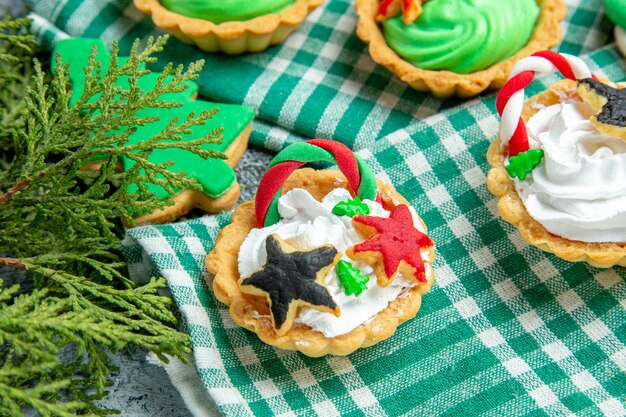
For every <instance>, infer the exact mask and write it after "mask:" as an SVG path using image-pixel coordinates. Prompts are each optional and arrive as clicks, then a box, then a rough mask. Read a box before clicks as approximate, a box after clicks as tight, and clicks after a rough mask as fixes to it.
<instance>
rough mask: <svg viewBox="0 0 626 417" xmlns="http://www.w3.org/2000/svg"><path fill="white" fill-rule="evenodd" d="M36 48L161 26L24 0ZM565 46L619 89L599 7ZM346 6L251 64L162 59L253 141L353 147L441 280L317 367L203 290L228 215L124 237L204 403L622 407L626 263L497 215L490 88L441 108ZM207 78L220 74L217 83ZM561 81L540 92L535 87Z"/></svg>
mask: <svg viewBox="0 0 626 417" xmlns="http://www.w3.org/2000/svg"><path fill="white" fill-rule="evenodd" d="M31 3H32V4H33V8H34V12H35V13H37V16H36V18H35V19H36V20H35V25H36V27H37V28H38V29H39V35H40V40H41V42H42V43H44V44H48V45H50V44H52V43H53V42H54V41H55V40H58V39H60V38H62V37H64V36H67V34H68V33H69V34H71V35H75V36H96V37H101V38H102V39H104V40H105V41H108V42H110V41H112V40H113V39H120V40H121V44H122V46H123V47H124V48H127V47H128V45H129V44H130V43H131V42H132V40H133V39H134V38H135V37H137V36H140V37H143V36H146V35H148V34H154V33H156V32H155V31H154V30H153V27H152V25H151V23H150V21H149V19H148V18H146V17H143V16H141V15H140V14H138V13H137V11H136V10H134V8H133V7H132V6H129V2H128V1H127V0H116V1H114V0H106V1H95V0H92V1H78V0H40V1H35V0H31ZM568 4H569V13H568V17H567V20H566V22H565V25H564V28H565V29H566V36H565V40H564V42H563V43H562V45H561V50H562V51H565V52H569V53H573V54H577V55H581V56H582V57H583V58H584V59H585V60H586V62H587V63H588V64H589V65H590V66H591V67H592V69H593V70H594V71H595V72H596V73H597V74H599V75H604V76H607V77H608V78H610V79H613V80H615V81H618V80H623V79H625V78H626V70H625V68H626V66H625V65H626V63H625V61H624V60H623V59H621V57H620V56H619V55H618V54H617V53H616V52H615V49H614V47H613V46H612V45H608V46H606V47H604V46H603V45H604V44H605V43H606V42H607V40H608V36H607V33H609V29H610V23H609V22H608V21H607V20H606V19H605V18H604V17H603V14H602V10H601V7H600V1H580V2H578V1H568ZM355 22H356V21H355V15H354V12H353V10H352V6H351V3H350V2H348V1H346V0H329V2H327V4H326V5H325V6H324V7H323V8H321V9H320V10H318V11H316V12H315V13H314V14H312V15H311V16H310V18H309V19H308V20H307V22H306V23H305V24H304V25H303V27H302V28H301V29H300V30H299V31H298V32H297V33H295V34H294V35H293V36H292V37H291V38H289V40H288V41H287V42H286V43H285V44H284V45H282V46H279V47H276V48H272V49H270V50H269V51H266V52H263V53H260V54H256V55H246V56H242V57H234V58H233V57H224V56H219V55H208V54H204V53H202V52H200V51H198V50H195V49H194V48H192V47H187V46H184V45H182V44H179V43H178V41H176V40H172V41H171V42H172V43H171V44H170V47H169V48H168V49H167V51H166V52H165V53H164V59H165V60H174V61H176V62H187V60H193V59H196V58H204V59H206V60H207V65H206V67H205V69H204V75H205V76H203V77H202V79H201V92H202V94H204V95H205V96H207V97H209V98H210V99H213V100H218V101H225V102H234V103H246V104H249V105H251V106H253V107H254V108H255V109H257V110H258V114H259V118H258V120H257V122H255V126H254V132H253V136H252V141H253V143H255V144H256V145H259V146H262V147H264V148H266V149H270V150H274V151H275V150H279V149H281V148H282V147H284V145H285V144H286V143H290V142H293V141H299V140H302V139H303V138H308V137H318V136H321V137H330V138H335V139H338V140H341V141H342V142H344V143H346V144H348V145H350V146H352V147H353V149H355V150H358V153H359V154H360V156H362V157H363V158H365V159H366V160H367V161H368V163H369V164H370V165H371V166H372V168H373V169H374V170H375V171H376V173H377V175H378V176H379V177H380V178H382V179H385V180H388V181H390V182H391V183H393V184H394V185H395V187H396V188H397V189H398V191H400V193H402V194H403V195H404V196H405V197H406V198H407V199H408V200H409V202H410V203H411V204H412V205H413V206H414V207H416V209H417V211H418V212H419V213H420V215H421V216H422V217H423V219H424V221H425V222H426V224H427V225H428V226H429V229H430V235H431V237H432V238H433V240H435V241H436V243H437V250H438V254H437V259H436V264H435V271H436V285H435V287H434V288H433V289H432V291H431V292H429V293H428V294H426V295H425V297H424V300H423V305H422V308H421V310H420V312H419V313H418V315H417V317H416V318H415V319H413V320H411V321H409V322H407V323H405V324H404V325H402V326H401V327H400V328H399V329H398V331H397V332H396V334H395V335H394V336H393V337H392V338H390V339H389V340H386V341H384V342H381V343H379V344H377V345H375V346H374V347H371V348H368V349H363V350H360V351H357V352H356V353H354V354H352V355H350V356H348V357H325V358H319V359H311V358H308V357H305V356H303V355H301V354H299V353H296V352H286V351H281V350H277V349H274V348H272V347H269V346H267V345H265V344H263V343H262V342H260V341H259V340H258V338H257V337H256V335H255V334H253V333H251V332H248V331H246V330H243V329H241V328H239V327H238V326H236V325H235V324H234V323H233V321H232V320H231V318H230V316H229V314H228V309H227V308H226V307H225V306H224V305H222V304H220V303H219V302H217V301H216V300H215V299H214V297H213V295H212V292H211V290H210V288H209V286H207V283H206V282H205V275H206V270H205V267H204V257H205V255H206V253H207V251H208V250H210V249H211V248H212V246H213V244H214V241H215V238H216V236H217V233H218V232H219V230H220V228H221V227H223V226H224V225H225V224H227V223H228V219H229V215H228V214H222V215H219V216H210V217H208V216H207V217H202V218H200V219H195V220H191V221H187V222H181V223H175V224H170V225H161V226H146V227H141V228H136V229H132V230H129V231H128V237H127V239H126V241H125V246H124V250H125V254H126V256H127V259H128V261H129V263H130V271H131V273H132V274H133V275H134V276H137V277H146V276H149V275H150V274H154V275H162V276H164V277H165V278H166V279H167V282H168V287H169V289H170V291H171V293H172V296H173V297H174V299H175V301H176V304H177V306H178V308H179V312H180V316H181V318H182V322H183V324H184V326H185V329H186V330H187V331H188V332H189V334H190V335H191V338H192V342H193V346H194V358H195V364H196V366H197V368H198V371H199V374H200V378H201V380H202V382H203V384H204V386H205V387H206V389H207V392H208V393H209V395H210V396H211V397H212V398H213V399H214V400H215V401H216V403H217V404H218V406H219V408H220V410H221V411H222V412H224V413H225V414H227V415H242V416H244V415H285V416H287V415H315V414H319V415H324V416H327V415H329V416H330V415H349V416H352V415H354V416H357V415H368V416H378V415H381V416H382V415H390V416H399V415H407V416H413V415H458V416H474V415H488V416H502V415H526V414H528V415H551V416H564V415H606V416H619V415H624V414H625V409H624V406H625V403H626V283H625V275H626V272H625V270H624V268H613V269H607V270H599V269H594V268H592V267H589V266H587V265H586V264H580V263H576V264H574V263H568V262H565V261H562V260H560V259H557V258H555V257H554V256H552V255H550V254H546V253H544V252H542V251H540V250H538V249H536V248H535V247H532V246H529V245H528V244H526V243H525V242H524V241H523V240H522V239H521V237H520V235H519V233H518V232H517V230H516V229H514V228H513V227H511V226H509V225H508V224H505V223H504V222H503V221H502V220H500V219H499V216H498V213H497V207H496V199H495V198H494V197H493V196H492V195H491V194H490V193H489V191H488V190H487V187H486V173H487V171H488V169H489V167H488V165H487V163H486V160H485V154H486V151H487V147H488V145H489V143H490V142H491V141H492V140H493V139H494V137H495V135H496V132H497V129H498V117H497V116H496V112H495V97H494V95H493V94H492V95H488V96H484V97H481V98H478V99H475V100H472V101H468V102H462V101H458V100H449V101H445V102H442V101H438V100H436V99H434V98H432V97H430V96H427V95H423V94H419V93H416V92H414V91H412V90H410V89H408V88H407V87H406V86H404V85H403V84H401V83H400V82H399V81H398V80H397V79H395V78H393V77H392V76H390V74H389V73H388V72H387V71H386V70H385V69H384V68H380V67H377V66H376V65H374V64H373V62H372V61H371V60H370V59H369V57H368V55H367V53H366V50H365V46H364V45H363V44H362V43H361V42H360V41H359V40H358V39H357V38H356V36H355V35H354V28H355ZM209 74H211V76H208V75H209ZM556 79H557V77H556V76H551V77H546V78H543V79H540V80H538V81H535V82H534V83H533V84H532V85H531V87H530V88H529V89H528V92H529V94H534V93H536V92H538V91H540V90H542V89H544V88H545V87H546V86H548V85H550V84H551V83H552V82H553V81H555V80H556Z"/></svg>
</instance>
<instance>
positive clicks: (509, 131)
mask: <svg viewBox="0 0 626 417" xmlns="http://www.w3.org/2000/svg"><path fill="white" fill-rule="evenodd" d="M555 71H557V72H559V73H560V74H561V75H563V77H565V78H567V79H570V80H574V81H576V80H580V79H584V78H589V77H593V78H595V75H593V74H592V73H591V70H590V69H589V67H587V65H586V64H585V63H584V62H583V61H582V60H581V59H580V58H577V57H575V56H573V55H569V54H558V53H556V52H552V51H540V52H536V53H534V54H533V55H531V56H529V57H527V58H524V59H522V60H520V61H519V62H518V63H517V64H516V65H515V67H513V70H512V71H511V74H510V75H509V79H508V81H507V82H506V84H504V86H503V87H502V89H501V90H500V93H498V97H497V99H496V109H497V110H498V114H500V116H501V118H502V122H501V123H500V140H501V142H502V146H503V148H504V147H505V146H508V154H509V164H508V165H507V166H506V170H507V172H508V173H509V176H510V177H511V178H514V177H518V178H519V179H521V180H523V179H525V178H526V175H528V173H530V172H531V171H532V170H533V169H534V168H535V167H536V166H537V165H539V163H540V162H541V160H542V159H543V150H541V149H531V148H530V144H529V142H528V132H527V131H526V124H525V123H524V120H523V119H522V117H521V115H522V109H523V107H524V89H525V88H526V87H527V86H528V85H529V84H530V83H531V82H532V80H533V79H534V78H535V75H536V74H537V73H540V74H545V73H552V72H555Z"/></svg>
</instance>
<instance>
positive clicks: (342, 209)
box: [332, 197, 370, 217]
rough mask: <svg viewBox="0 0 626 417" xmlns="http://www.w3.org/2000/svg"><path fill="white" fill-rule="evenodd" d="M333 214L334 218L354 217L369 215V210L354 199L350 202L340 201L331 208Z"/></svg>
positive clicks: (359, 200)
mask: <svg viewBox="0 0 626 417" xmlns="http://www.w3.org/2000/svg"><path fill="white" fill-rule="evenodd" d="M332 211H333V214H334V215H335V216H349V217H354V216H356V215H359V214H361V215H367V214H370V208H369V207H368V206H367V205H366V204H365V203H364V202H362V201H361V199H360V198H359V197H354V198H353V199H352V200H348V201H340V202H338V203H337V204H335V207H333V210H332Z"/></svg>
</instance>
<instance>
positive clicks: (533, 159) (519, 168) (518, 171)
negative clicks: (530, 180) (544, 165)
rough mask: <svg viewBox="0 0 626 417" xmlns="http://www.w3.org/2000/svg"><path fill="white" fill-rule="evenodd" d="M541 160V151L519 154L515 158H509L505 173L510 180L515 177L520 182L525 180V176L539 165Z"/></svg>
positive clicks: (528, 151) (533, 150)
mask: <svg viewBox="0 0 626 417" xmlns="http://www.w3.org/2000/svg"><path fill="white" fill-rule="evenodd" d="M542 159H543V150H541V149H529V150H527V151H526V152H520V153H518V154H517V155H516V156H512V157H511V158H509V164H508V165H507V166H506V171H507V172H508V173H509V176H510V177H511V178H515V177H517V178H519V179H520V180H525V179H526V176H527V175H528V174H529V173H531V172H532V170H533V169H535V167H536V166H537V165H539V163H540V162H541V160H542Z"/></svg>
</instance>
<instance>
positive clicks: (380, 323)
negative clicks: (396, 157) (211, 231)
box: [206, 168, 435, 357]
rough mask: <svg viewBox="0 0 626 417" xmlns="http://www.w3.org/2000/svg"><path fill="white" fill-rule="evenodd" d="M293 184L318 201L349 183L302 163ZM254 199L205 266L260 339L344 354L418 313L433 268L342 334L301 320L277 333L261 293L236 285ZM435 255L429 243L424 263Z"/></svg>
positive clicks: (390, 194)
mask: <svg viewBox="0 0 626 417" xmlns="http://www.w3.org/2000/svg"><path fill="white" fill-rule="evenodd" d="M378 185H379V191H380V194H381V196H382V197H383V200H387V201H393V202H394V203H395V204H407V205H408V202H407V201H406V200H405V199H404V197H402V196H401V195H400V194H399V193H398V192H397V191H396V190H395V189H394V188H393V187H392V186H391V185H389V184H383V183H380V182H379V184H378ZM294 188H303V189H305V190H307V191H308V192H309V193H311V195H312V196H313V197H314V198H316V199H317V200H321V199H322V197H324V196H325V195H326V194H328V193H329V192H330V191H332V190H333V189H336V188H345V189H349V186H348V182H347V180H346V178H345V176H344V175H343V174H342V173H341V172H340V171H336V170H321V171H316V170H313V169H310V168H304V169H299V170H297V171H295V172H294V173H293V174H292V175H291V176H290V177H289V178H288V179H287V181H286V182H285V184H284V189H283V190H284V191H285V192H287V191H289V190H291V189H294ZM254 204H255V203H254V201H250V202H247V203H244V204H242V205H241V206H239V207H238V208H237V209H236V210H235V212H234V213H233V217H232V223H231V224H230V225H229V226H227V227H225V228H224V229H223V230H222V231H221V232H220V234H219V236H218V238H217V243H216V245H215V249H214V250H213V251H212V252H211V253H210V254H209V255H208V256H207V258H206V266H207V269H208V270H209V272H211V273H212V274H213V275H214V279H213V283H212V284H213V291H214V293H215V296H216V297H217V299H218V300H220V301H221V302H223V303H225V304H227V305H229V306H230V314H231V316H232V318H233V319H234V320H235V322H236V323H237V324H238V325H240V326H242V327H244V328H246V329H248V330H251V331H253V332H255V333H257V335H258V336H259V338H260V339H261V340H263V341H264V342H265V343H267V344H269V345H272V346H275V347H278V348H281V349H286V350H298V351H300V352H302V353H304V354H305V355H308V356H312V357H319V356H324V355H327V354H331V355H347V354H349V353H351V352H353V351H355V350H356V349H359V348H364V347H368V346H372V345H374V344H376V343H378V342H380V341H382V340H384V339H387V338H389V337H390V336H391V335H392V334H393V333H394V332H395V331H396V329H397V327H398V326H399V325H400V324H401V323H404V322H405V321H407V320H409V319H411V318H413V317H414V316H415V315H416V314H417V311H418V310H419V308H420V304H421V299H422V295H423V294H424V293H426V292H428V291H429V290H430V288H431V287H432V285H433V282H434V272H433V268H432V267H431V268H428V269H427V271H428V272H427V276H426V277H425V282H422V283H420V284H419V285H417V286H414V287H411V288H410V289H408V290H407V291H406V292H405V293H404V294H402V295H401V296H399V297H398V298H396V299H395V300H393V301H391V302H390V303H389V305H388V306H387V307H386V308H385V309H384V310H382V311H380V312H379V313H377V314H376V315H375V316H373V317H372V318H371V319H369V320H367V321H366V322H365V323H363V324H361V325H359V326H358V327H356V328H354V329H353V330H351V331H350V332H348V333H346V334H343V335H340V336H336V337H332V338H328V337H326V336H324V335H323V334H322V333H321V332H319V331H315V330H313V329H312V328H310V327H309V326H306V325H302V324H301V325H298V326H295V327H292V328H291V329H289V330H288V331H287V332H286V333H284V334H283V335H278V333H277V331H276V329H274V327H273V326H272V321H271V318H270V315H269V307H268V304H267V301H266V300H265V299H264V298H263V297H258V296H252V295H249V294H244V293H243V292H241V289H240V286H239V285H238V281H239V279H240V276H239V270H238V253H239V248H240V247H241V245H242V243H243V241H244V240H245V239H246V236H247V235H248V234H249V232H250V231H251V230H252V229H253V228H255V227H257V221H256V217H255V205H254ZM420 221H421V219H420ZM422 224H423V222H422ZM424 229H425V226H424ZM434 257H435V251H434V247H432V246H431V247H430V248H429V249H428V259H427V260H425V262H427V263H428V264H432V262H433V260H434ZM209 284H211V282H209Z"/></svg>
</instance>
